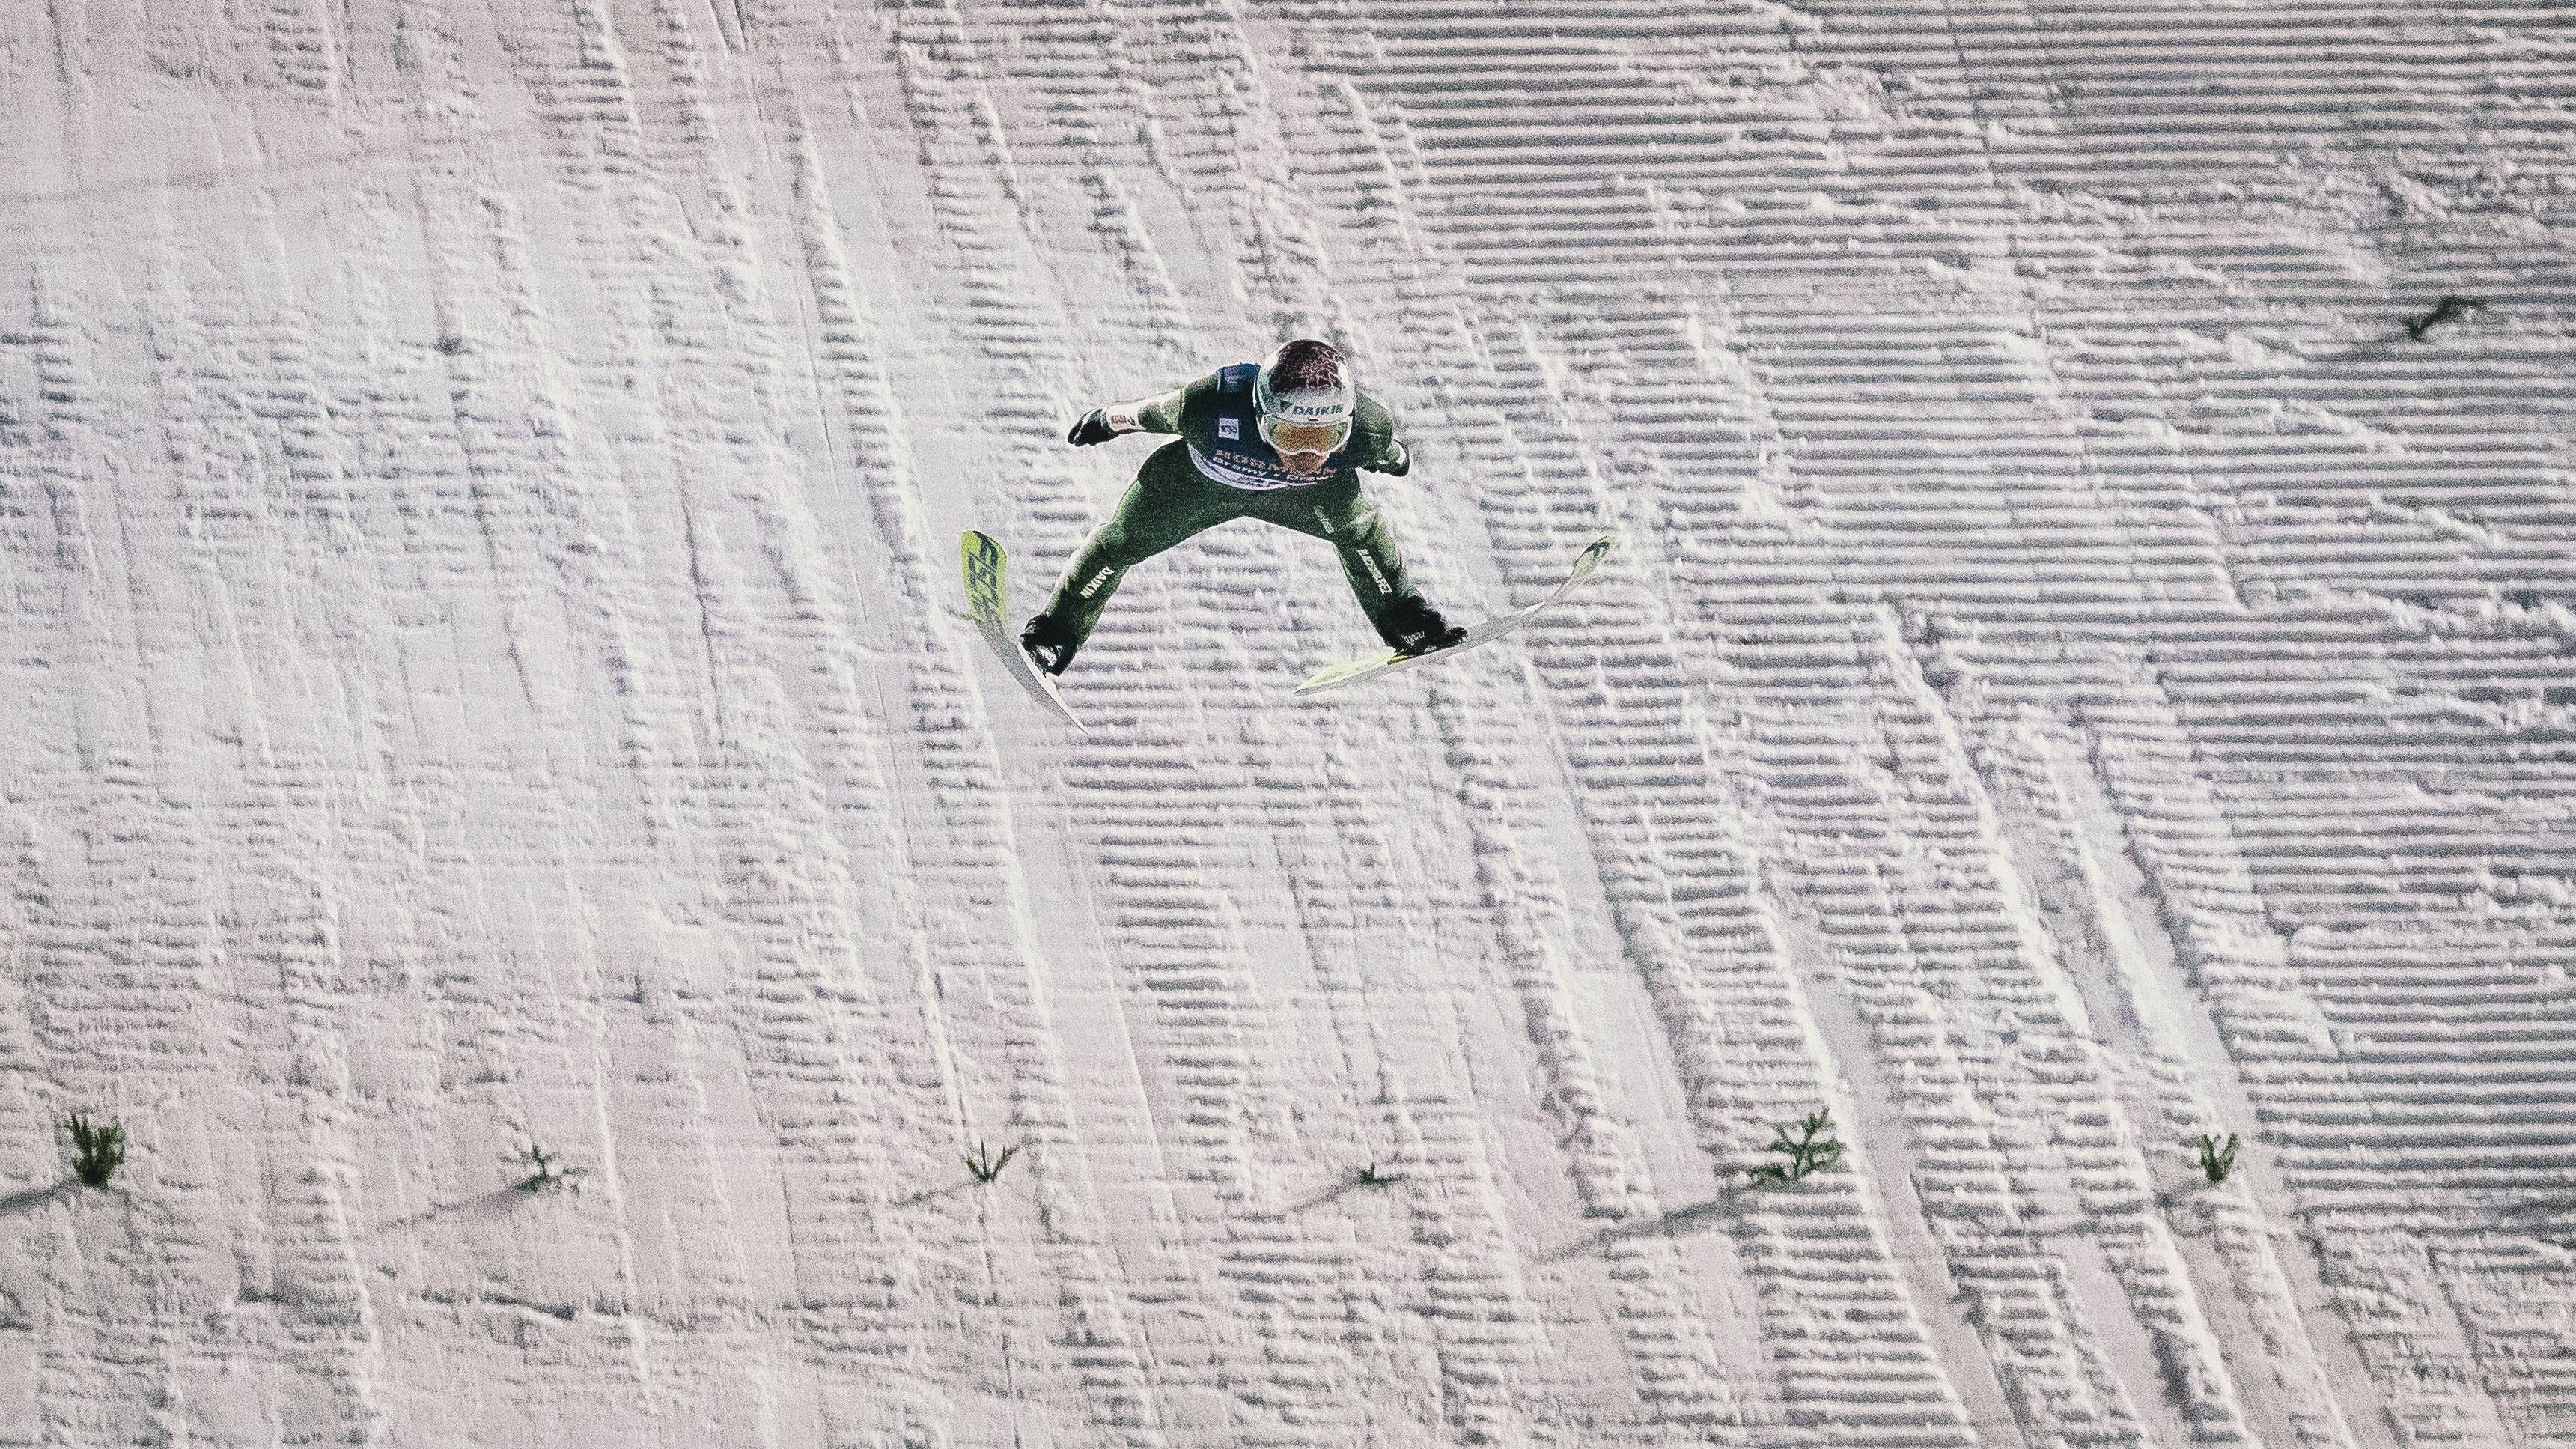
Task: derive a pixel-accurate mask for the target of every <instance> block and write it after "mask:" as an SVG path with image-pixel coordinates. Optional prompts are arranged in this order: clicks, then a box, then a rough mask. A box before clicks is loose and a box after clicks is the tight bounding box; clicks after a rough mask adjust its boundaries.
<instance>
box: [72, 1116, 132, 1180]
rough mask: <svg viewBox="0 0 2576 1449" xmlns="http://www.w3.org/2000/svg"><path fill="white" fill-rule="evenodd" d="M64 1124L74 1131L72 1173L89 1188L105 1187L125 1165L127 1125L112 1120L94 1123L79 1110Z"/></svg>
mask: <svg viewBox="0 0 2576 1449" xmlns="http://www.w3.org/2000/svg"><path fill="white" fill-rule="evenodd" d="M60 1125H61V1127H62V1129H63V1130H64V1131H65V1132H68V1133H70V1134H71V1139H72V1175H73V1176H75V1177H78V1178H79V1179H80V1180H81V1182H82V1183H83V1185H85V1186H88V1187H105V1186H107V1180H108V1179H109V1178H112V1177H114V1176H116V1170H117V1169H118V1168H120V1167H123V1166H124V1165H125V1128H124V1127H123V1126H122V1125H120V1124H118V1123H116V1122H113V1121H109V1122H92V1121H90V1120H89V1119H88V1118H87V1117H84V1116H82V1115H81V1114H80V1113H78V1112H74V1113H73V1114H72V1115H70V1116H68V1117H66V1118H64V1119H63V1120H62V1122H61V1124H60Z"/></svg>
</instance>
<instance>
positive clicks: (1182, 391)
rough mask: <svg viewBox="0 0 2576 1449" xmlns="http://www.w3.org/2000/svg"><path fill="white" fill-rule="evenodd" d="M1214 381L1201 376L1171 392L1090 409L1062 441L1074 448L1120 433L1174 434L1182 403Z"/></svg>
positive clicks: (1108, 438) (1099, 441) (1179, 423)
mask: <svg viewBox="0 0 2576 1449" xmlns="http://www.w3.org/2000/svg"><path fill="white" fill-rule="evenodd" d="M1214 382H1215V378H1213V377H1203V378H1201V379H1199V380H1198V381H1197V382H1193V383H1190V384H1188V385H1187V386H1185V387H1176V388H1174V389H1172V390H1171V391H1170V392H1166V393H1157V394H1155V395H1154V396H1152V397H1140V398H1138V399H1136V400H1135V401H1134V402H1122V403H1111V404H1110V405H1109V406H1107V407H1105V408H1093V409H1092V410H1091V411H1089V412H1087V413H1084V414H1083V415H1082V419H1081V421H1079V422H1077V423H1075V424H1074V425H1073V431H1071V432H1069V433H1066V434H1065V435H1064V440H1065V441H1066V442H1068V443H1071V444H1073V445H1074V446H1076V447H1080V448H1087V447H1090V446H1091V445H1092V444H1094V443H1105V442H1108V441H1109V440H1110V439H1111V438H1114V437H1117V436H1119V435H1120V434H1122V433H1177V432H1179V431H1180V430H1181V408H1182V405H1183V404H1185V403H1187V402H1188V401H1189V399H1190V395H1191V393H1193V392H1195V391H1197V390H1198V389H1201V388H1204V387H1207V386H1209V385H1210V384H1212V383H1214Z"/></svg>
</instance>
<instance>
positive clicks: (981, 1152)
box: [966, 1142, 1025, 1187]
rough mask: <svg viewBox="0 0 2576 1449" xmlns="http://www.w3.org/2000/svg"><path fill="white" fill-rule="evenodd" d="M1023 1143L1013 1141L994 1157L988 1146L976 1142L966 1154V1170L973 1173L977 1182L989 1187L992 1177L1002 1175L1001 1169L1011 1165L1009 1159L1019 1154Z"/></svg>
mask: <svg viewBox="0 0 2576 1449" xmlns="http://www.w3.org/2000/svg"><path fill="white" fill-rule="evenodd" d="M1023 1145H1025V1144H1022V1143H1016V1142H1015V1143H1013V1144H1011V1145H1010V1146H1008V1147H1005V1148H1003V1149H1002V1155H1001V1156H999V1157H995V1156H994V1155H993V1153H992V1150H991V1149H990V1148H987V1147H986V1146H985V1145H984V1144H983V1143H981V1142H978V1143H976V1144H975V1150H974V1151H973V1152H971V1153H969V1154H967V1157H966V1170H967V1171H968V1172H971V1173H973V1174H975V1180H976V1181H977V1182H979V1183H982V1184H984V1185H985V1186H987V1187H990V1186H992V1184H993V1179H994V1178H997V1177H999V1176H1001V1175H1002V1169H1003V1168H1005V1167H1008V1166H1010V1165H1011V1159H1012V1158H1014V1157H1017V1156H1019V1154H1020V1148H1021V1147H1022V1146H1023Z"/></svg>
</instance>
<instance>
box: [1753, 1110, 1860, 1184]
mask: <svg viewBox="0 0 2576 1449" xmlns="http://www.w3.org/2000/svg"><path fill="white" fill-rule="evenodd" d="M1797 1128H1798V1135H1797V1136H1796V1137H1795V1138H1792V1137H1790V1135H1789V1125H1788V1124H1787V1123H1783V1124H1781V1125H1780V1126H1778V1127H1774V1128H1773V1129H1771V1131H1772V1137H1771V1150H1772V1151H1774V1152H1777V1153H1780V1154H1782V1155H1783V1156H1785V1157H1786V1158H1787V1159H1788V1160H1787V1161H1785V1162H1766V1163H1764V1164H1762V1165H1761V1166H1760V1167H1757V1168H1755V1169H1753V1185H1754V1186H1756V1187H1786V1186H1788V1185H1789V1184H1790V1183H1793V1182H1798V1181H1801V1180H1802V1179H1804V1178H1805V1177H1806V1175H1807V1174H1808V1173H1811V1172H1813V1171H1815V1170H1816V1169H1817V1168H1820V1167H1831V1166H1833V1165H1834V1164H1835V1163H1836V1162H1839V1161H1841V1160H1842V1155H1843V1145H1842V1143H1840V1142H1838V1141H1836V1140H1835V1139H1834V1135H1833V1133H1834V1118H1833V1113H1832V1111H1831V1110H1829V1109H1827V1108H1822V1107H1819V1108H1817V1109H1816V1110H1815V1111H1813V1112H1810V1113H1808V1114H1807V1115H1806V1117H1805V1118H1804V1119H1802V1120H1801V1121H1799V1122H1798V1124H1797Z"/></svg>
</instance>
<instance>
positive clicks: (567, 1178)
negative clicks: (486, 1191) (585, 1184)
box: [510, 1142, 589, 1192]
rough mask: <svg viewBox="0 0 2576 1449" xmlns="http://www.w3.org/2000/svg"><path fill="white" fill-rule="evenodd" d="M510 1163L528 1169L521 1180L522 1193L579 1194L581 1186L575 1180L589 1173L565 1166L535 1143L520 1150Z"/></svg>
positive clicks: (584, 1169) (520, 1188) (582, 1169)
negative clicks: (564, 1191) (565, 1190)
mask: <svg viewBox="0 0 2576 1449" xmlns="http://www.w3.org/2000/svg"><path fill="white" fill-rule="evenodd" d="M510 1161H512V1162H514V1163H516V1164H518V1165H519V1166H521V1167H524V1168H527V1169H528V1175H527V1176H526V1177H523V1178H521V1179H519V1184H518V1185H519V1191H521V1192H552V1191H554V1190H556V1189H558V1188H569V1189H571V1190H573V1191H575V1192H579V1191H580V1190H581V1185H580V1184H579V1183H577V1182H575V1181H573V1179H574V1178H577V1177H582V1176H584V1175H586V1174H587V1173H588V1171H589V1169H587V1168H580V1167H566V1166H564V1165H563V1162H562V1161H561V1160H560V1159H558V1158H556V1157H554V1156H553V1155H551V1154H549V1153H548V1152H547V1151H546V1150H545V1149H544V1148H543V1147H540V1146H538V1145H537V1144H536V1143H534V1142H531V1143H529V1144H528V1145H527V1146H525V1147H523V1148H521V1149H519V1155H518V1156H516V1157H513V1158H511V1159H510Z"/></svg>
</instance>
